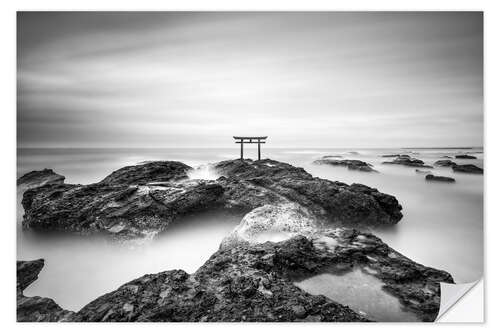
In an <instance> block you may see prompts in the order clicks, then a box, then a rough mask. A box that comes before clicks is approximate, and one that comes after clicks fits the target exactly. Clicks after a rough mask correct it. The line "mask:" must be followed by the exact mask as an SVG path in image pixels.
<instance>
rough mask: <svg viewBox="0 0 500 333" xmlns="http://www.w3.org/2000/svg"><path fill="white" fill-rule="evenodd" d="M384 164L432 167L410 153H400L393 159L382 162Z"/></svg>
mask: <svg viewBox="0 0 500 333" xmlns="http://www.w3.org/2000/svg"><path fill="white" fill-rule="evenodd" d="M382 163H383V164H400V165H406V166H411V167H419V168H432V166H430V165H426V164H425V163H424V161H422V160H419V159H417V158H413V157H410V156H408V155H399V156H398V157H396V158H395V159H394V160H392V161H385V162H382Z"/></svg>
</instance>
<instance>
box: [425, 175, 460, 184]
mask: <svg viewBox="0 0 500 333" xmlns="http://www.w3.org/2000/svg"><path fill="white" fill-rule="evenodd" d="M425 180H427V181H431V182H445V183H454V182H455V179H454V178H451V177H444V176H434V175H427V176H425Z"/></svg>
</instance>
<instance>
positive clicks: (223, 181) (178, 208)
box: [22, 159, 402, 239]
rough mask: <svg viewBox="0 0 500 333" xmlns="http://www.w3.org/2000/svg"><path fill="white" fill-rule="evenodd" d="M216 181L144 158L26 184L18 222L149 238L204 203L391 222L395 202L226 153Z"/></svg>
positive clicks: (327, 219) (342, 220) (397, 208)
mask: <svg viewBox="0 0 500 333" xmlns="http://www.w3.org/2000/svg"><path fill="white" fill-rule="evenodd" d="M213 167H214V168H215V171H216V172H217V173H219V174H222V175H224V176H223V177H220V178H218V179H217V180H199V179H198V180H189V179H187V178H186V177H187V172H188V171H189V170H191V168H190V167H189V166H187V165H185V164H183V163H180V162H149V163H144V164H140V165H137V166H130V167H125V168H122V169H119V170H117V171H115V172H113V173H112V174H111V175H109V176H108V177H106V178H105V179H104V180H103V181H101V182H98V183H95V184H90V185H75V184H46V185H44V186H40V187H36V188H32V189H29V190H27V191H26V192H25V193H24V196H23V200H22V205H23V207H24V210H25V214H24V219H23V226H24V227H25V228H29V229H34V230H39V231H55V230H57V231H69V232H77V233H82V234H89V233H104V234H106V235H110V236H112V237H113V238H119V239H130V238H138V237H139V238H143V237H151V236H154V235H155V234H157V233H158V232H161V231H163V230H165V229H166V228H167V227H168V226H169V224H170V223H172V221H174V220H176V219H178V218H180V217H182V216H185V215H186V214H191V213H196V212H200V211H203V210H207V209H226V210H235V211H238V212H244V213H246V212H250V211H251V210H253V209H255V208H258V207H260V206H264V205H268V204H272V205H276V204H298V205H299V206H301V207H303V209H305V210H307V211H308V214H310V215H311V216H313V217H314V218H315V219H316V220H317V221H318V223H319V224H327V223H339V224H342V225H352V226H354V225H357V226H367V225H391V224H395V223H397V222H398V221H399V220H400V219H401V218H402V214H401V205H400V204H399V202H398V201H397V199H396V198H395V197H393V196H391V195H388V194H384V193H380V192H378V191H377V190H376V189H374V188H370V187H368V186H364V185H360V184H353V185H347V184H344V183H340V182H333V181H329V180H326V179H321V178H315V177H312V176H311V175H310V174H309V173H307V172H306V171H305V170H304V169H302V168H297V167H294V166H292V165H289V164H286V163H281V162H278V161H273V160H261V161H251V160H244V161H241V160H239V159H238V160H230V161H223V162H220V163H217V164H215V165H213Z"/></svg>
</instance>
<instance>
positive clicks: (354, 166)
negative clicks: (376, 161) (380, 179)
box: [313, 158, 378, 172]
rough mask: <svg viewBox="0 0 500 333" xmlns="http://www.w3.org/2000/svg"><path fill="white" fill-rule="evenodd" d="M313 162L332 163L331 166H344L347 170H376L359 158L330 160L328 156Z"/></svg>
mask: <svg viewBox="0 0 500 333" xmlns="http://www.w3.org/2000/svg"><path fill="white" fill-rule="evenodd" d="M313 163H314V164H319V165H323V164H326V165H333V166H346V167H347V169H349V170H359V171H366V172H378V171H377V170H375V169H373V168H372V166H373V165H371V164H370V163H366V162H363V161H359V160H332V159H328V158H323V159H321V160H316V161H314V162H313Z"/></svg>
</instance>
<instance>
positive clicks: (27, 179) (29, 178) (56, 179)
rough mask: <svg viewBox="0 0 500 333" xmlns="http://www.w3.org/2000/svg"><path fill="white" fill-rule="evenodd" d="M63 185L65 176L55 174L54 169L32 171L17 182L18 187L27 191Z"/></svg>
mask: <svg viewBox="0 0 500 333" xmlns="http://www.w3.org/2000/svg"><path fill="white" fill-rule="evenodd" d="M63 183H64V176H61V175H59V174H57V173H55V172H54V170H52V169H43V170H39V171H31V172H28V173H26V174H24V175H23V176H21V177H19V179H18V180H17V186H23V187H24V188H26V189H29V188H34V187H38V186H44V185H57V184H63Z"/></svg>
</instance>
